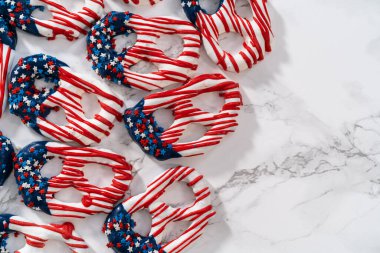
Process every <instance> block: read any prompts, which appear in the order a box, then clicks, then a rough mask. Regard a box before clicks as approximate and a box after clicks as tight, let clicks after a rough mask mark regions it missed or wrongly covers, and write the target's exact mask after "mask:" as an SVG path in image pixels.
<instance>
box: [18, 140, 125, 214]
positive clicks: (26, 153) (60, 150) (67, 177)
mask: <svg viewBox="0 0 380 253" xmlns="http://www.w3.org/2000/svg"><path fill="white" fill-rule="evenodd" d="M53 157H58V158H60V159H61V160H62V165H63V166H62V171H61V173H60V174H59V175H57V176H54V177H52V178H46V177H43V176H41V172H40V171H41V169H43V166H44V165H45V164H46V163H48V161H49V160H50V159H52V158H53ZM15 160H16V161H15V165H14V167H15V168H14V173H15V177H16V182H17V185H18V187H19V192H20V194H21V196H22V197H23V200H24V203H25V205H27V206H28V207H30V208H32V209H34V210H38V211H43V212H45V213H47V214H50V215H52V216H57V217H65V218H67V217H69V218H85V217H88V216H90V215H94V214H97V213H110V212H111V211H112V209H113V208H114V204H115V203H116V202H118V201H120V200H121V199H122V198H123V197H124V194H125V192H126V191H127V190H128V189H129V183H130V181H131V180H132V174H131V170H132V167H131V165H130V164H128V163H127V162H126V160H125V158H124V157H123V156H121V155H119V154H116V153H114V152H112V151H110V150H106V149H99V148H90V147H82V148H79V147H71V146H67V145H65V144H60V143H55V142H35V143H32V144H30V145H28V146H26V147H25V148H23V149H22V150H21V151H20V152H19V153H18V154H17V157H16V159H15ZM93 164H100V165H102V166H104V169H111V170H112V171H113V172H114V173H115V175H114V178H113V180H112V183H111V185H109V186H106V187H98V186H96V185H93V184H91V183H89V181H88V179H87V178H86V177H85V175H84V172H83V169H84V167H85V166H91V165H93ZM70 187H73V188H75V189H76V190H78V191H79V192H80V193H81V194H82V196H83V197H82V200H81V202H78V203H75V202H73V203H66V202H63V201H60V200H58V199H56V198H55V197H54V194H56V193H57V192H59V191H61V190H63V189H66V188H70Z"/></svg>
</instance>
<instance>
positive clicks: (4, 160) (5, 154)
mask: <svg viewBox="0 0 380 253" xmlns="http://www.w3.org/2000/svg"><path fill="white" fill-rule="evenodd" d="M14 157H15V151H14V149H13V146H12V142H11V141H10V140H9V139H8V138H7V137H5V136H2V135H1V136H0V186H2V185H3V184H4V183H5V180H7V178H8V177H9V175H10V174H11V172H12V170H13V158H14Z"/></svg>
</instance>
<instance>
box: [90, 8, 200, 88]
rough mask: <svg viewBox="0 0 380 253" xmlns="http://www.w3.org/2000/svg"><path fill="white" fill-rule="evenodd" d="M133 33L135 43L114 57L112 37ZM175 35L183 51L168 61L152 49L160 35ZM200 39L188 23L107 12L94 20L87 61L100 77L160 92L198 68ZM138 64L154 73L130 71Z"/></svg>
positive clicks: (157, 50)
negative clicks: (148, 65) (151, 66)
mask: <svg viewBox="0 0 380 253" xmlns="http://www.w3.org/2000/svg"><path fill="white" fill-rule="evenodd" d="M131 33H136V34H137V41H136V44H134V45H133V46H132V47H130V48H128V49H127V48H125V49H123V51H122V52H121V53H120V54H118V53H117V52H116V51H115V50H114V47H115V43H114V37H116V36H118V35H126V36H128V35H129V34H131ZM164 34H166V35H174V34H176V35H179V36H181V37H182V39H183V42H184V43H183V47H184V48H183V52H182V53H181V54H180V55H179V56H178V57H177V58H176V59H174V58H170V57H168V56H166V55H165V53H164V52H163V51H162V50H161V49H159V48H158V47H157V46H156V42H157V40H158V38H160V36H161V35H164ZM200 46H201V39H200V34H199V32H198V31H197V30H196V29H195V28H194V27H193V26H192V24H191V23H190V22H188V21H183V20H179V19H175V18H171V17H155V18H144V17H142V16H140V15H136V14H132V13H129V12H110V13H109V14H107V15H106V16H105V17H104V18H102V19H101V20H100V21H98V22H97V23H96V24H95V25H94V27H93V28H92V30H91V31H90V33H89V35H88V38H87V51H88V59H89V60H91V61H92V64H93V69H94V70H95V71H96V73H98V75H100V76H101V77H102V78H105V79H107V80H110V81H112V82H115V83H117V84H121V85H125V86H127V87H134V88H137V89H141V90H147V91H149V90H155V89H162V88H164V87H166V86H168V85H171V84H175V83H181V84H182V83H185V82H186V81H187V80H188V79H189V78H190V76H191V75H192V74H193V72H194V71H195V70H196V69H197V67H198V58H199V50H200ZM140 61H146V62H150V63H152V64H154V65H155V66H156V67H157V68H158V70H157V71H154V72H151V73H148V74H141V73H137V72H134V71H132V70H131V69H130V68H131V67H132V66H134V65H135V64H137V63H138V62H140Z"/></svg>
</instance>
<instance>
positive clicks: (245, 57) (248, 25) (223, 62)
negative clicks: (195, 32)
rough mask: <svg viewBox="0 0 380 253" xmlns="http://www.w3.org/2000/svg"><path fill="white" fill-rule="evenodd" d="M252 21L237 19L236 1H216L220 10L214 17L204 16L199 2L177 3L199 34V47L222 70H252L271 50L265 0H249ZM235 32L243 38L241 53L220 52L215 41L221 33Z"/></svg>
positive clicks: (195, 0) (183, 1) (186, 1)
mask: <svg viewBox="0 0 380 253" xmlns="http://www.w3.org/2000/svg"><path fill="white" fill-rule="evenodd" d="M248 2H249V4H250V6H251V9H252V11H253V19H247V18H244V17H241V16H239V15H238V14H237V12H236V6H235V3H236V0H220V7H219V9H218V11H217V12H216V13H214V14H207V13H206V11H205V10H203V9H202V8H201V6H200V4H199V0H181V3H182V6H183V8H184V10H185V12H186V14H187V16H188V17H189V19H190V20H191V21H192V22H193V23H194V24H195V25H196V26H197V27H198V29H199V30H200V32H201V34H202V40H203V45H204V47H205V49H206V52H207V54H208V55H209V57H210V58H211V59H212V60H213V61H214V62H215V63H216V64H218V65H219V66H220V67H221V68H222V69H224V70H227V71H232V72H240V71H243V70H245V69H248V68H252V67H253V65H254V64H256V63H257V62H258V61H260V60H263V59H264V53H265V52H270V51H271V39H272V31H271V21H270V17H269V14H268V11H267V7H266V4H267V0H249V1H248ZM230 32H236V33H238V34H240V35H241V36H242V37H243V38H244V43H243V45H241V46H240V45H239V46H238V45H237V47H241V50H240V51H239V52H237V53H230V52H226V51H225V50H223V49H222V48H221V46H220V44H219V42H218V40H219V36H220V35H221V34H223V33H230Z"/></svg>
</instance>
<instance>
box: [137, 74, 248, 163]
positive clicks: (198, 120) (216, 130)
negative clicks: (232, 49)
mask: <svg viewBox="0 0 380 253" xmlns="http://www.w3.org/2000/svg"><path fill="white" fill-rule="evenodd" d="M212 92H217V93H219V95H220V96H221V97H222V98H224V100H225V103H224V105H223V107H222V108H221V110H220V111H219V112H217V113H210V112H205V111H203V110H202V109H199V108H197V107H195V106H194V105H193V101H192V99H193V98H195V97H197V96H199V95H201V94H206V93H212ZM241 105H242V99H241V94H240V91H239V84H238V83H236V82H234V81H232V80H229V79H227V78H226V77H224V76H223V75H221V74H206V75H201V76H198V77H195V78H193V79H192V80H191V81H190V82H188V83H187V84H185V85H184V86H182V87H179V88H177V89H172V90H168V91H164V92H160V93H155V94H152V95H149V96H147V97H145V104H144V113H145V114H151V113H153V112H154V111H156V110H158V109H160V108H168V109H171V110H172V111H173V115H174V122H173V124H172V125H171V126H170V127H169V128H168V129H166V130H165V131H164V132H163V134H162V135H161V139H162V140H163V141H165V142H167V143H170V144H172V146H173V149H174V150H175V151H177V152H178V153H179V154H181V155H182V156H196V155H202V154H204V153H205V152H207V150H209V149H210V148H212V147H213V146H215V145H217V144H219V143H220V141H221V140H222V139H223V137H224V136H225V135H227V134H229V133H231V132H234V130H235V127H236V126H238V123H237V121H236V118H237V116H238V112H239V110H240V106H241ZM192 123H193V124H200V125H203V126H204V127H205V128H206V129H207V132H206V133H205V134H204V136H203V137H201V138H200V139H198V140H195V141H191V142H187V143H178V141H179V139H180V138H181V136H182V135H183V134H184V131H185V130H186V128H187V127H188V125H189V124H192Z"/></svg>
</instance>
